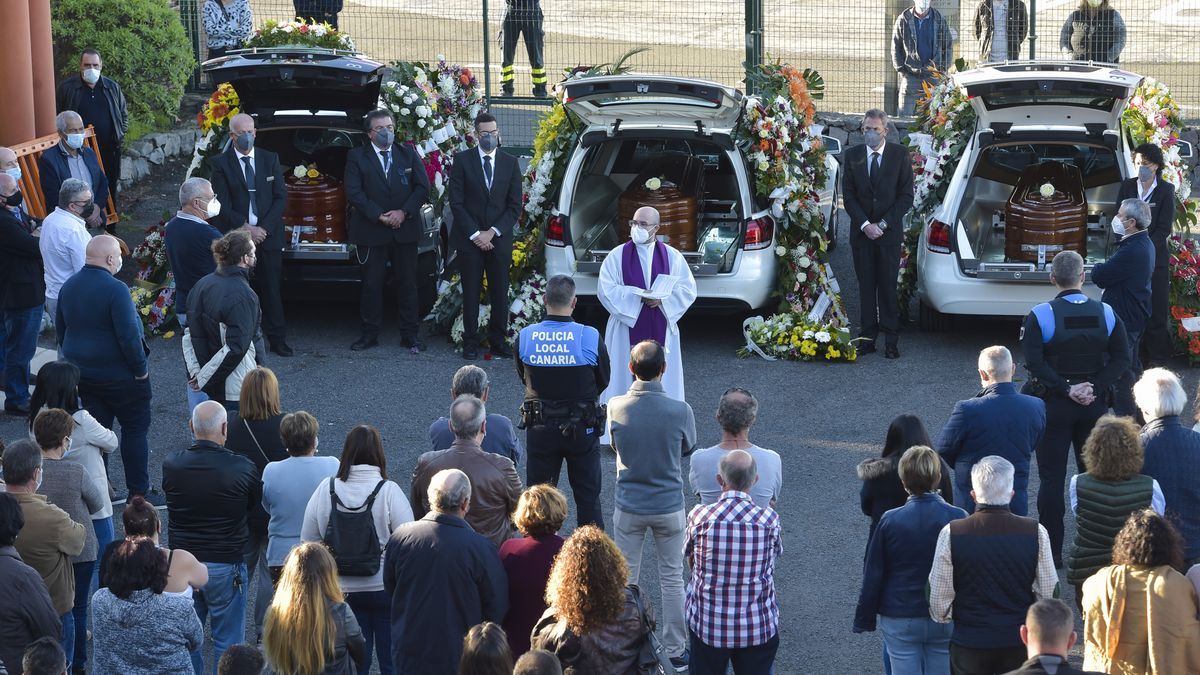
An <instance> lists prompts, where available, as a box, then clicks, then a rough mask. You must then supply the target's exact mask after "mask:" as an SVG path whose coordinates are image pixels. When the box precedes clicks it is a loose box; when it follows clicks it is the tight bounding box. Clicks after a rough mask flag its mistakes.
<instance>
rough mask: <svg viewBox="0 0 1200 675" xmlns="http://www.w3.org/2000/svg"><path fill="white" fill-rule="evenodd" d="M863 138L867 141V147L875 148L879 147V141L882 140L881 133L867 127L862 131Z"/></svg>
mask: <svg viewBox="0 0 1200 675" xmlns="http://www.w3.org/2000/svg"><path fill="white" fill-rule="evenodd" d="M863 140H865V141H866V142H867V147H869V148H877V147H879V142H880V141H882V140H883V134H881V133H879V132H878V131H875V130H874V129H867V130H866V131H864V132H863Z"/></svg>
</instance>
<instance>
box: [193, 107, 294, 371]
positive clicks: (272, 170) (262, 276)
mask: <svg viewBox="0 0 1200 675" xmlns="http://www.w3.org/2000/svg"><path fill="white" fill-rule="evenodd" d="M229 138H230V144H229V149H228V150H226V151H225V152H223V153H221V154H220V155H218V156H217V157H216V159H214V160H213V171H212V180H211V182H212V189H213V193H214V194H215V195H216V197H217V201H218V202H220V204H221V207H220V212H219V213H218V214H217V215H216V216H214V217H212V218H211V219H210V222H211V223H212V224H214V225H216V227H217V229H218V230H220V231H221V232H223V233H224V232H229V231H230V230H236V229H237V228H239V227H244V228H246V230H247V231H249V232H250V238H251V239H253V240H254V244H255V247H256V248H257V251H258V264H257V265H256V266H255V274H254V279H255V281H256V282H257V283H256V285H257V286H258V288H257V290H258V298H259V304H260V305H261V306H262V331H263V335H265V336H266V338H267V346H268V349H269V350H270V351H272V352H274V353H276V354H278V355H279V356H291V355H292V348H291V347H289V346H288V343H287V339H286V338H287V335H286V334H287V324H286V322H285V321H284V318H283V299H282V296H281V292H280V286H281V285H282V283H283V247H284V244H285V241H284V233H283V208H284V206H285V205H286V203H287V186H286V185H284V182H283V169H282V167H280V165H279V155H276V154H275V153H273V152H271V151H270V150H266V149H264V148H256V147H254V138H255V129H254V118H253V117H251V116H249V115H246V114H244V113H243V114H240V115H235V116H234V118H233V119H232V120H230V122H229Z"/></svg>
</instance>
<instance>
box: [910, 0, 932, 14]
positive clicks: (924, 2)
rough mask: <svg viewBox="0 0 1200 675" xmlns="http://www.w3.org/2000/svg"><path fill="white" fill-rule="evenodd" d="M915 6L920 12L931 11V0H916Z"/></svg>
mask: <svg viewBox="0 0 1200 675" xmlns="http://www.w3.org/2000/svg"><path fill="white" fill-rule="evenodd" d="M913 7H914V8H915V9H916V10H917V13H918V14H924V13H925V12H928V11H929V0H916V2H914V3H913Z"/></svg>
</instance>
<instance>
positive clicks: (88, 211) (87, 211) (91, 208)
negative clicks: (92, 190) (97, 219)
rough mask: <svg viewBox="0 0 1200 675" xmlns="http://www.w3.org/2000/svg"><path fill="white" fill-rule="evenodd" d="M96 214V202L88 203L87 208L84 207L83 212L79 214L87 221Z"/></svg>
mask: <svg viewBox="0 0 1200 675" xmlns="http://www.w3.org/2000/svg"><path fill="white" fill-rule="evenodd" d="M95 212H96V202H88V203H87V206H85V207H83V211H80V212H79V217H80V218H83V219H84V220H87V219H88V218H91V217H92V214H93V213H95Z"/></svg>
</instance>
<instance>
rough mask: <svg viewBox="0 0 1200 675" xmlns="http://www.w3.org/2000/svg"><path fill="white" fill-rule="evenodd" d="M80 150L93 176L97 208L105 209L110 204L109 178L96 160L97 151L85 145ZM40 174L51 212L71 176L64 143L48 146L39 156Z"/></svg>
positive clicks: (93, 196)
mask: <svg viewBox="0 0 1200 675" xmlns="http://www.w3.org/2000/svg"><path fill="white" fill-rule="evenodd" d="M79 152H80V153H82V154H83V163H84V165H85V166H86V167H87V170H88V173H89V174H91V176H92V186H91V187H92V199H93V200H94V201H95V202H96V208H98V209H104V208H105V206H106V205H107V204H108V178H106V177H105V176H104V172H103V171H101V170H100V162H98V161H97V160H96V153H95V152H93V151H92V149H91V148H89V147H88V146H86V145H85V146H83V147H82V148H80V149H79ZM38 176H39V178H38V180H39V182H40V183H41V188H42V198H43V199H45V200H46V213H50V212H52V211H54V207H56V206H58V205H59V204H58V190H59V188H61V187H62V184H63V181H65V180H66V179H68V178H70V177H71V169H70V167H68V166H67V151H66V150H65V149H64V148H63V144H62V143H59V144H58V145H56V146H54V147H52V148H47V149H46V150H45V152H43V153H42V156H41V157H39V158H38Z"/></svg>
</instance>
